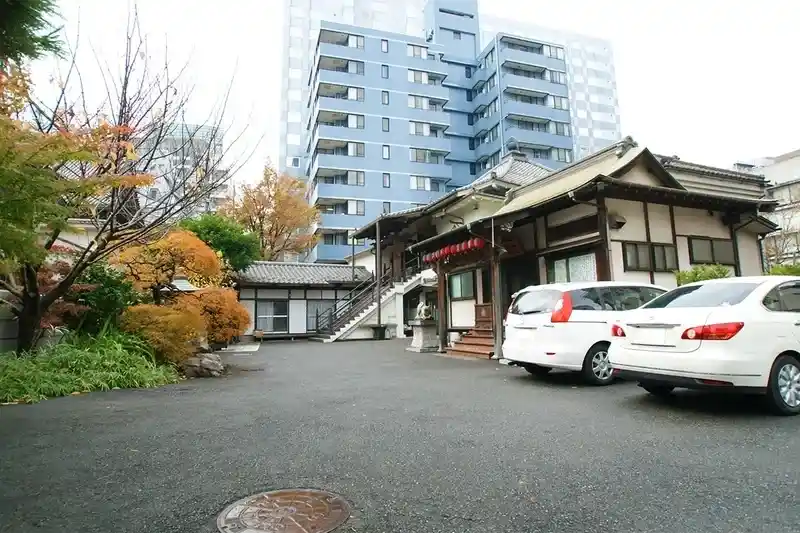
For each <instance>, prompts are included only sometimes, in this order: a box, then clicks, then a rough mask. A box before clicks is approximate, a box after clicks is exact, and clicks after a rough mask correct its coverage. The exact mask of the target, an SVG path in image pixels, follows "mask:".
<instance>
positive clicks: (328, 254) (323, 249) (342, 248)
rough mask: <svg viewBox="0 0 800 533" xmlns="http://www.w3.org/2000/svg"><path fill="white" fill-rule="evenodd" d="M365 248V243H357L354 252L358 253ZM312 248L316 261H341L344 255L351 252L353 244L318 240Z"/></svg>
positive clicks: (346, 255)
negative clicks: (329, 242) (325, 242)
mask: <svg viewBox="0 0 800 533" xmlns="http://www.w3.org/2000/svg"><path fill="white" fill-rule="evenodd" d="M366 249H367V246H366V245H364V244H362V245H358V244H357V245H356V247H355V252H356V253H358V252H360V251H362V250H366ZM314 250H315V252H316V256H315V259H316V261H343V260H344V258H345V257H348V256H349V255H351V254H352V253H353V246H352V245H351V244H324V243H322V242H320V243H319V244H317V246H316V247H315V248H314Z"/></svg>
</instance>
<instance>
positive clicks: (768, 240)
mask: <svg viewBox="0 0 800 533" xmlns="http://www.w3.org/2000/svg"><path fill="white" fill-rule="evenodd" d="M770 218H771V219H772V221H773V222H774V223H776V224H777V225H778V226H779V229H778V230H776V231H774V232H772V233H770V234H769V235H767V236H766V237H765V238H764V246H763V250H764V262H765V263H766V267H767V270H770V269H772V267H774V266H776V265H780V264H784V263H787V262H788V263H794V262H795V261H796V260H797V256H798V252H800V242H799V241H798V228H797V227H796V224H797V212H796V211H795V209H794V208H793V207H787V208H784V209H779V210H777V211H775V212H774V213H772V215H771V216H770Z"/></svg>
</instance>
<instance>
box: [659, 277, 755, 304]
mask: <svg viewBox="0 0 800 533" xmlns="http://www.w3.org/2000/svg"><path fill="white" fill-rule="evenodd" d="M758 285H759V284H758V283H735V282H732V283H705V284H703V285H689V286H686V287H678V288H677V289H673V290H671V291H669V292H668V293H666V294H662V295H661V296H659V297H658V298H656V299H655V300H653V301H652V302H650V303H648V304H647V305H645V306H644V307H643V309H664V308H681V307H724V306H729V305H736V304H738V303H740V302H741V301H742V300H744V299H745V298H747V296H748V295H749V294H750V293H751V292H753V290H754V289H755V288H756V287H758Z"/></svg>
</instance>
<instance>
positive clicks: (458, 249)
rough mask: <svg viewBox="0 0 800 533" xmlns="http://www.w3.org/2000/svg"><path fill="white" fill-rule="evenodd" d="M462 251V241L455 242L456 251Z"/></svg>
mask: <svg viewBox="0 0 800 533" xmlns="http://www.w3.org/2000/svg"><path fill="white" fill-rule="evenodd" d="M463 251H464V246H463V243H458V244H456V253H459V254H460V253H461V252H463Z"/></svg>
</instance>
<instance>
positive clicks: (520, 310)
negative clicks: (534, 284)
mask: <svg viewBox="0 0 800 533" xmlns="http://www.w3.org/2000/svg"><path fill="white" fill-rule="evenodd" d="M560 299H561V291H554V290H543V291H527V292H522V293H520V294H518V295H517V297H516V298H514V301H513V302H512V303H511V309H509V311H508V312H509V313H511V314H512V315H532V314H535V313H547V312H550V311H552V310H553V307H555V305H556V302H558V300H560Z"/></svg>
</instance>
